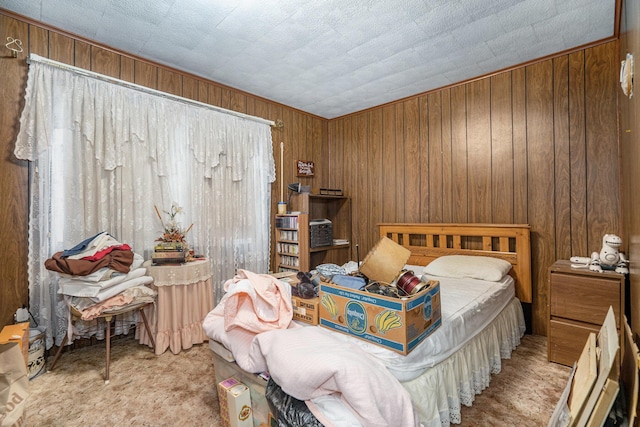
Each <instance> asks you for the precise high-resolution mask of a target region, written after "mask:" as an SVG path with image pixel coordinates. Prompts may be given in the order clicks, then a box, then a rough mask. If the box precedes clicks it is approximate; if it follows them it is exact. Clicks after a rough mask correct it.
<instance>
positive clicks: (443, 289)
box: [336, 266, 515, 382]
mask: <svg viewBox="0 0 640 427" xmlns="http://www.w3.org/2000/svg"><path fill="white" fill-rule="evenodd" d="M407 268H408V269H409V270H413V271H415V272H421V271H422V267H417V266H407ZM425 277H426V278H430V279H434V280H439V281H440V285H441V286H440V301H441V307H442V326H440V328H438V330H436V331H435V332H434V333H433V334H431V335H430V336H429V337H428V338H427V339H425V341H423V342H422V343H420V344H419V345H418V346H416V348H415V349H414V350H413V351H412V352H411V353H409V354H408V355H406V356H403V355H400V354H398V353H395V352H393V351H391V350H388V349H386V348H384V347H381V346H378V345H375V344H371V343H368V342H366V341H363V340H360V339H357V338H355V337H350V336H347V335H343V334H336V335H337V336H339V337H340V339H342V340H344V341H347V342H351V343H354V344H356V345H358V346H359V347H360V348H362V349H363V350H364V351H365V352H366V353H369V354H371V355H373V356H374V357H376V358H377V359H378V360H380V361H381V362H382V363H383V364H384V365H385V366H386V367H387V368H388V369H389V371H390V372H391V373H392V374H393V375H394V376H395V377H396V378H397V379H398V380H400V381H401V382H404V381H409V380H412V379H414V378H417V377H418V376H420V375H421V374H422V373H423V372H424V371H425V370H426V369H428V368H431V367H433V366H435V365H437V364H438V363H440V362H441V361H443V360H445V359H446V358H448V357H449V356H451V355H452V354H453V353H455V352H456V351H458V350H459V349H460V348H461V347H462V346H463V345H464V344H465V343H467V342H468V341H469V340H471V339H472V338H473V337H474V336H475V335H477V334H478V333H479V332H480V331H481V330H482V329H483V328H484V327H485V326H486V325H488V324H489V323H490V322H491V321H492V320H493V319H495V318H496V316H497V315H498V314H499V313H500V312H501V311H502V310H503V309H504V308H505V307H506V306H507V304H509V302H510V301H511V300H512V299H513V297H514V296H515V289H514V285H513V278H512V277H511V276H506V277H505V278H504V279H503V280H502V281H500V282H488V281H483V280H474V279H450V278H445V277H435V276H425Z"/></svg>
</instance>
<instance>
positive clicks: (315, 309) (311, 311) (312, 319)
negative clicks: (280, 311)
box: [291, 295, 320, 325]
mask: <svg viewBox="0 0 640 427" xmlns="http://www.w3.org/2000/svg"><path fill="white" fill-rule="evenodd" d="M291 304H292V305H293V320H297V321H299V322H304V323H308V324H310V325H317V324H318V321H319V319H320V313H319V311H320V310H319V306H320V298H318V297H315V298H300V297H297V296H295V295H294V296H292V297H291Z"/></svg>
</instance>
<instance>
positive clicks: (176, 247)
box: [151, 242, 188, 265]
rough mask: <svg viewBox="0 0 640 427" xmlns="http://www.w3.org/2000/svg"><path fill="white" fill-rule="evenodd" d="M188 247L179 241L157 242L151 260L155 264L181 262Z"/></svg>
mask: <svg viewBox="0 0 640 427" xmlns="http://www.w3.org/2000/svg"><path fill="white" fill-rule="evenodd" d="M187 252H188V248H187V247H185V245H184V244H182V243H180V242H158V243H157V244H156V245H155V246H154V248H153V254H151V261H152V262H153V264H155V265H163V264H183V263H184V262H185V259H186V257H187Z"/></svg>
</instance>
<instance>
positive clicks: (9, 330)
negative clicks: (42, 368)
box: [0, 322, 29, 367]
mask: <svg viewBox="0 0 640 427" xmlns="http://www.w3.org/2000/svg"><path fill="white" fill-rule="evenodd" d="M9 342H15V343H18V346H19V347H20V351H22V355H23V356H24V366H25V367H28V366H29V322H22V323H16V324H13V325H7V326H5V327H4V328H2V331H1V332H0V344H4V343H9Z"/></svg>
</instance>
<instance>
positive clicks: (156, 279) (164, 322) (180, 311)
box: [137, 259, 214, 355]
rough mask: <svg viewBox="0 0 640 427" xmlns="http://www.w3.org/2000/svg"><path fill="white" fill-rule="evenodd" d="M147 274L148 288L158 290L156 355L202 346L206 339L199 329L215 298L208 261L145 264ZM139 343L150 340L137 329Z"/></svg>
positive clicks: (176, 352)
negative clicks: (150, 278)
mask: <svg viewBox="0 0 640 427" xmlns="http://www.w3.org/2000/svg"><path fill="white" fill-rule="evenodd" d="M143 266H144V267H146V268H147V274H148V275H149V276H151V277H153V284H152V285H151V287H152V288H153V289H155V290H157V291H158V301H157V305H156V313H154V316H153V317H154V320H155V322H154V321H152V322H151V323H152V324H155V327H154V328H153V329H154V331H153V333H154V334H155V353H156V355H160V354H162V353H164V352H165V351H166V350H167V349H168V348H170V349H171V352H172V353H173V354H178V353H179V352H180V351H181V350H187V349H189V348H191V347H192V346H193V344H202V343H203V342H205V341H208V340H209V338H208V337H207V335H206V334H205V333H204V331H203V329H202V322H203V321H204V318H205V317H206V316H207V314H209V312H210V311H211V310H213V306H214V295H213V292H214V291H213V283H212V279H211V262H210V261H209V260H208V259H204V260H196V261H191V262H187V263H184V264H181V265H153V264H152V262H151V261H150V260H149V261H145V263H144V264H143ZM137 338H138V339H139V341H140V343H141V344H147V345H149V344H150V343H151V339H150V337H149V336H148V335H147V334H146V331H145V330H142V329H140V330H139V332H138V337H137Z"/></svg>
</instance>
